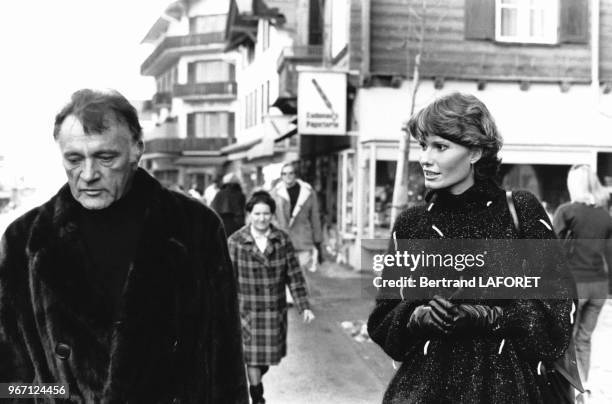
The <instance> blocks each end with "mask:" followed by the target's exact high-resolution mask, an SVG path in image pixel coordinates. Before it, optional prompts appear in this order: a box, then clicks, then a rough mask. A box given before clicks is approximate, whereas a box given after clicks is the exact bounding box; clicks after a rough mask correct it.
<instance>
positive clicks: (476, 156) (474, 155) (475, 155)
mask: <svg viewBox="0 0 612 404" xmlns="http://www.w3.org/2000/svg"><path fill="white" fill-rule="evenodd" d="M481 158H482V149H481V148H480V147H472V148H471V149H470V164H475V163H476V162H477V161H478V160H480V159H481Z"/></svg>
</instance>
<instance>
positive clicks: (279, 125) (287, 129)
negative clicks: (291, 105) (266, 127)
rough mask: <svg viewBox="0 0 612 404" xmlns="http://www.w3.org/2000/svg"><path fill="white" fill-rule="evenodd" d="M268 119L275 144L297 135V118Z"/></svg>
mask: <svg viewBox="0 0 612 404" xmlns="http://www.w3.org/2000/svg"><path fill="white" fill-rule="evenodd" d="M270 118H271V119H270V126H271V128H272V130H273V131H274V141H275V142H280V141H281V140H284V139H286V138H288V137H291V136H293V135H295V134H296V133H297V117H296V116H295V115H283V116H275V117H270Z"/></svg>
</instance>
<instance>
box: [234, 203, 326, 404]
mask: <svg viewBox="0 0 612 404" xmlns="http://www.w3.org/2000/svg"><path fill="white" fill-rule="evenodd" d="M275 208H276V204H275V203H274V200H273V199H272V197H270V194H268V193H267V192H265V191H257V192H254V193H253V195H252V196H251V197H250V198H249V201H248V202H247V203H246V211H247V212H248V214H249V224H247V225H246V226H244V227H242V228H241V229H240V230H238V231H237V232H235V233H234V234H232V235H231V236H230V238H229V239H228V244H229V251H230V257H231V259H232V262H233V263H234V268H235V271H236V273H237V274H238V300H239V305H240V315H241V318H242V333H243V334H242V335H243V337H242V341H243V345H244V355H245V356H244V358H245V361H246V365H247V374H248V378H249V384H250V387H249V391H250V394H251V399H252V402H253V404H261V403H265V400H264V398H263V383H262V382H261V380H262V377H263V375H264V374H265V373H266V372H267V371H268V368H269V366H271V365H277V364H278V363H279V362H280V360H281V359H282V358H283V357H284V356H285V355H286V353H287V306H286V301H285V286H288V287H289V289H290V290H291V293H292V294H293V297H294V300H295V302H296V304H297V307H298V309H299V311H300V312H301V313H302V316H303V320H304V322H306V323H310V322H311V321H312V320H313V319H314V317H315V316H314V314H313V313H312V311H311V310H310V305H309V303H308V295H307V291H306V285H305V280H304V276H303V274H302V271H301V270H300V268H299V266H298V262H297V260H296V257H295V251H294V249H293V244H292V243H291V240H290V238H289V236H288V235H287V233H285V232H284V231H282V230H280V229H278V228H277V227H275V226H274V225H272V224H271V219H272V215H273V214H274V210H275Z"/></svg>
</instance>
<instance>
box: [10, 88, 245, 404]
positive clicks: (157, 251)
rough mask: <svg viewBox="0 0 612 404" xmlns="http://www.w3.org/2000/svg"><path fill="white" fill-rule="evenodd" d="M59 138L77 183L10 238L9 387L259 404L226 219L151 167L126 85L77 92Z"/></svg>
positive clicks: (80, 396) (76, 395) (96, 399)
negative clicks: (249, 376)
mask: <svg viewBox="0 0 612 404" xmlns="http://www.w3.org/2000/svg"><path fill="white" fill-rule="evenodd" d="M53 137H54V139H55V141H56V143H57V146H58V147H59V151H60V153H61V157H62V161H63V165H64V169H65V170H66V174H67V177H68V183H67V184H66V185H64V186H63V187H62V188H61V189H60V190H59V191H58V193H57V194H56V195H55V196H53V197H52V198H51V199H50V200H49V201H48V202H46V203H45V204H43V205H41V206H39V207H37V208H35V209H33V210H31V211H29V212H28V213H26V214H25V215H23V216H21V217H20V218H18V219H17V220H16V221H15V222H13V223H12V224H11V225H10V226H9V227H8V228H7V230H6V232H5V234H4V236H3V238H2V242H1V244H0V383H21V382H22V383H34V384H38V385H40V384H41V383H58V384H62V385H64V386H65V387H66V390H67V391H69V394H70V398H69V399H68V400H67V401H70V402H79V403H100V402H103V403H128V402H132V403H136V402H138V403H171V402H172V403H174V402H181V403H204V402H205V403H218V404H226V403H237V404H244V403H246V402H247V400H248V395H247V388H246V377H245V375H244V365H243V357H242V343H241V333H240V319H239V313H238V302H237V291H236V289H237V285H236V278H235V275H234V271H233V268H232V264H231V261H230V258H229V253H228V249H227V244H226V240H225V237H224V234H223V227H222V225H221V221H220V220H219V218H218V217H217V215H215V214H214V213H213V212H212V211H211V210H210V209H209V208H207V207H205V206H204V205H202V204H201V203H199V202H197V201H195V200H193V199H192V198H189V197H188V196H185V195H183V194H181V193H177V192H173V191H170V190H168V189H166V188H163V187H162V186H161V184H160V183H159V182H158V181H157V180H156V179H154V178H153V177H151V176H150V175H149V174H148V173H147V172H146V171H144V170H143V169H141V168H138V161H139V160H140V158H141V156H142V153H143V150H144V145H143V141H142V128H141V126H140V124H139V122H138V115H137V112H136V110H135V109H134V107H133V106H132V105H131V104H130V103H129V102H128V101H127V100H126V99H125V97H123V96H122V95H121V94H119V93H118V92H116V91H96V90H90V89H83V90H79V91H77V92H75V93H74V94H73V95H72V97H71V99H70V101H69V102H68V104H67V105H66V106H65V107H64V108H62V110H61V111H60V112H59V113H58V114H57V116H56V117H55V125H54V129H53ZM49 399H50V398H49ZM52 401H54V400H52ZM59 401H64V400H61V399H60V400H59Z"/></svg>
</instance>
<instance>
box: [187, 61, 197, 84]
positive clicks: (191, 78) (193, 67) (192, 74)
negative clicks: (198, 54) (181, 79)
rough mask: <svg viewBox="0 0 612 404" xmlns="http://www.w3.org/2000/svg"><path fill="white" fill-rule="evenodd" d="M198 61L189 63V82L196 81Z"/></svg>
mask: <svg viewBox="0 0 612 404" xmlns="http://www.w3.org/2000/svg"><path fill="white" fill-rule="evenodd" d="M195 72H196V63H189V64H187V83H195V82H196V79H195V78H196V77H195Z"/></svg>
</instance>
